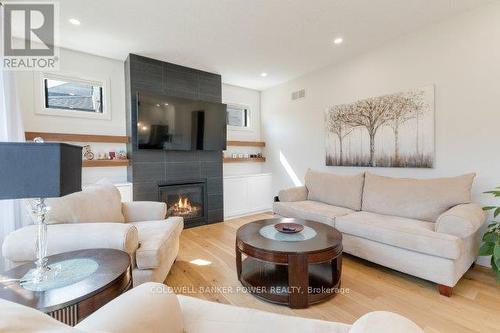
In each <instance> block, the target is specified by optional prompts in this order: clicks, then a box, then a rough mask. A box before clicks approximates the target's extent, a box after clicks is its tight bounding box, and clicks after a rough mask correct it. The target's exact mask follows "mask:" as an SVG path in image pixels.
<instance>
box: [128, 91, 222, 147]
mask: <svg viewBox="0 0 500 333" xmlns="http://www.w3.org/2000/svg"><path fill="white" fill-rule="evenodd" d="M226 117H227V115H226V104H222V103H214V102H205V101H198V100H193V99H186V98H179V97H171V96H165V95H157V94H151V93H143V92H139V93H138V94H137V139H138V147H139V149H163V150H225V149H226Z"/></svg>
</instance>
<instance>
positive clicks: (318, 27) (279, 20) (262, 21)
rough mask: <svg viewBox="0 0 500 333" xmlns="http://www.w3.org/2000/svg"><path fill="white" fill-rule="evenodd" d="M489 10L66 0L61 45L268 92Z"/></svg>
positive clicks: (416, 2)
mask: <svg viewBox="0 0 500 333" xmlns="http://www.w3.org/2000/svg"><path fill="white" fill-rule="evenodd" d="M489 2H491V0H182V1H181V0H142V1H132V0H105V1H103V0H85V1H83V0H61V1H60V2H59V3H60V21H61V26H60V45H61V46H63V47H66V48H69V49H74V50H78V51H83V52H87V53H91V54H97V55H101V56H105V57H111V58H116V59H120V60H124V59H125V58H126V57H127V55H128V53H136V54H140V55H144V56H148V57H152V58H156V59H160V60H164V61H168V62H173V63H176V64H180V65H184V66H189V67H194V68H197V69H201V70H206V71H210V72H215V73H219V74H221V75H222V80H223V82H225V83H229V84H234V85H238V86H243V87H248V88H253V89H258V90H262V89H265V88H268V87H270V86H273V85H276V84H279V83H281V82H284V81H287V80H290V79H292V78H294V77H297V76H300V75H302V74H305V73H307V72H310V71H312V70H315V69H318V68H321V67H323V66H326V65H328V64H331V63H335V62H338V61H342V60H344V59H347V58H350V57H353V56H355V55H357V54H360V53H363V52H366V51H367V50H369V49H372V48H374V47H377V46H378V45H380V44H382V43H385V42H387V41H389V40H391V39H395V38H397V37H399V36H401V35H404V34H408V33H410V32H412V31H415V30H418V29H421V28H423V27H425V26H426V25H429V24H432V23H435V22H438V21H441V20H444V19H446V18H448V17H451V16H453V15H457V14H459V13H461V12H463V11H466V10H470V9H473V8H475V7H478V6H481V5H484V4H487V3H489ZM70 18H77V19H78V20H80V21H81V25H80V26H74V25H72V24H70V23H69V22H68V19H70ZM337 36H342V37H343V38H344V43H343V44H341V45H334V44H333V39H334V38H335V37H337ZM262 72H266V73H268V75H267V77H261V76H260V73H262Z"/></svg>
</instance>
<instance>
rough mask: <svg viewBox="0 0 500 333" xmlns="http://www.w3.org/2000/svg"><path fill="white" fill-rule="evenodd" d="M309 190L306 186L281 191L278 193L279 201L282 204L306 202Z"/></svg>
mask: <svg viewBox="0 0 500 333" xmlns="http://www.w3.org/2000/svg"><path fill="white" fill-rule="evenodd" d="M307 193H308V192H307V188H306V187H305V186H297V187H291V188H287V189H285V190H281V191H280V192H279V193H278V199H279V201H282V202H290V201H304V200H307Z"/></svg>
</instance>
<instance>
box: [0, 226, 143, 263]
mask: <svg viewBox="0 0 500 333" xmlns="http://www.w3.org/2000/svg"><path fill="white" fill-rule="evenodd" d="M36 231H37V226H36V225H30V226H27V227H24V228H21V229H18V230H16V231H14V232H11V233H10V234H9V235H7V237H6V238H5V240H4V243H3V246H2V253H3V255H4V257H5V258H7V259H9V260H11V261H14V262H19V261H32V260H34V259H35V235H36ZM47 238H48V249H47V253H48V255H53V254H59V253H62V252H69V251H75V250H86V249H96V248H106V249H116V250H121V251H125V252H127V253H128V254H129V255H133V254H134V253H135V251H136V250H137V247H138V246H139V240H138V239H139V236H138V233H137V228H136V227H134V226H133V225H130V224H126V223H67V224H50V225H48V226H47Z"/></svg>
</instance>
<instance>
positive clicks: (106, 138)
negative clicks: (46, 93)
mask: <svg viewBox="0 0 500 333" xmlns="http://www.w3.org/2000/svg"><path fill="white" fill-rule="evenodd" d="M25 135H26V140H33V139H34V138H36V137H41V138H42V139H44V140H45V141H57V142H65V141H69V142H106V143H128V136H120V135H93V134H68V133H45V132H25Z"/></svg>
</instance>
